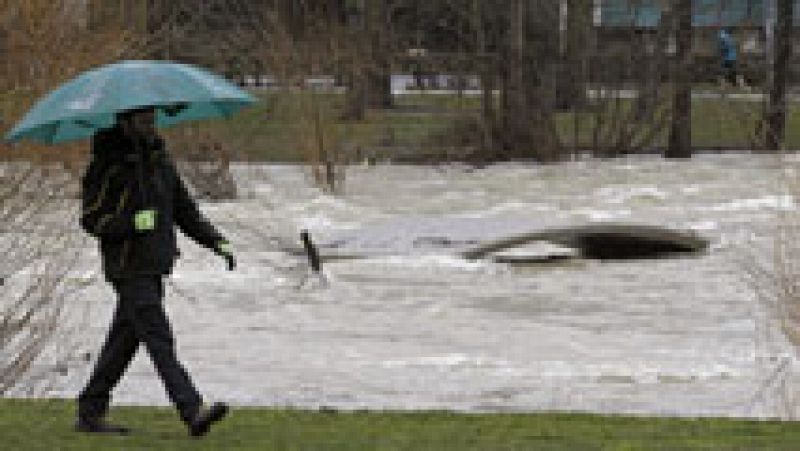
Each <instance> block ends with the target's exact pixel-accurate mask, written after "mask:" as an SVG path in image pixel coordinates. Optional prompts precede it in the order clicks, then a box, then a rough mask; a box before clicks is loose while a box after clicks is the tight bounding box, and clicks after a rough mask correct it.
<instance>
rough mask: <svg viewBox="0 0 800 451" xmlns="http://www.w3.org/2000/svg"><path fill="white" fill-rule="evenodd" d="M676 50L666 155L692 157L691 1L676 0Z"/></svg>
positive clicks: (670, 156)
mask: <svg viewBox="0 0 800 451" xmlns="http://www.w3.org/2000/svg"><path fill="white" fill-rule="evenodd" d="M675 8H677V14H676V15H677V19H678V31H677V34H678V36H677V53H676V55H675V68H674V75H673V77H674V78H673V84H674V86H675V94H674V98H673V102H672V129H671V130H670V135H669V147H668V148H667V152H666V154H665V155H664V156H665V157H666V158H691V157H692V84H691V68H692V64H691V62H692V48H691V47H692V2H691V0H678V1H677V2H676V5H675Z"/></svg>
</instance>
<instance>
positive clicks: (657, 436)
mask: <svg viewBox="0 0 800 451" xmlns="http://www.w3.org/2000/svg"><path fill="white" fill-rule="evenodd" d="M73 409H74V405H73V403H72V402H67V401H19V400H0V443H2V448H3V449H8V450H18V449H19V450H24V449H42V450H53V449H59V450H71V449H189V448H191V449H253V450H268V449H298V450H300V449H320V450H322V449H324V450H395V449H407V450H450V449H452V450H468V449H474V450H498V449H520V450H522V449H526V450H527V449H536V450H545V449H557V450H560V449H563V450H575V449H609V450H622V449H626V450H628V449H669V450H675V449H706V450H707V449H714V450H727V449H730V450H733V449H747V450H756V449H769V450H793V449H798V447H800V426H798V424H797V423H781V422H772V421H770V422H767V421H764V422H756V421H741V420H724V419H697V420H694V419H673V418H633V417H620V416H598V415H588V414H493V415H492V414H490V415H464V414H454V413H446V412H416V413H391V412H354V413H335V412H312V411H301V410H283V409H257V408H250V409H244V408H241V409H234V410H233V412H232V414H231V416H230V417H229V418H228V419H227V420H226V421H225V422H223V423H221V424H220V425H219V426H218V427H217V428H216V429H214V430H213V431H212V432H211V433H210V434H209V435H208V436H207V437H205V438H203V439H202V440H194V439H190V438H189V437H188V436H187V435H186V431H185V429H184V428H183V427H182V425H181V424H180V423H179V422H178V420H177V417H176V415H175V413H174V412H173V411H172V410H171V409H168V408H148V407H120V408H114V409H113V410H112V414H111V417H112V418H113V419H114V420H115V421H116V422H118V423H121V424H125V425H128V426H130V427H132V428H134V429H135V431H134V434H133V435H131V436H128V437H102V436H100V437H98V436H87V435H85V434H77V433H74V432H72V429H71V428H72V421H73V414H74V411H73Z"/></svg>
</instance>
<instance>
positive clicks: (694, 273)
mask: <svg viewBox="0 0 800 451" xmlns="http://www.w3.org/2000/svg"><path fill="white" fill-rule="evenodd" d="M782 167H783V164H782V163H781V162H780V161H779V160H777V159H776V158H774V157H767V156H752V155H701V156H697V157H696V158H694V159H693V160H691V161H688V162H671V161H664V160H662V159H660V158H657V157H652V156H647V157H634V158H628V159H619V160H610V161H595V160H589V161H576V162H570V163H565V164H559V165H552V166H537V165H524V164H506V165H496V166H490V167H488V168H485V169H480V170H471V169H470V168H467V167H462V166H440V167H413V166H391V165H386V166H382V165H378V166H371V167H367V166H364V167H352V168H349V169H348V171H347V179H346V186H345V188H344V192H343V193H342V194H340V195H336V196H332V195H329V194H325V193H323V192H321V191H320V190H318V189H316V188H313V187H312V186H311V183H310V181H309V178H308V176H307V174H306V173H305V172H304V171H303V169H302V168H300V167H296V166H248V167H239V168H237V169H236V171H237V177H238V179H239V180H240V189H241V192H242V199H241V200H238V201H236V202H230V203H215V204H204V205H203V210H204V211H205V212H206V213H207V214H208V215H209V216H210V217H211V218H213V219H214V221H215V223H216V224H218V225H219V227H220V228H221V229H222V230H224V231H225V232H226V233H227V234H228V235H229V236H230V238H231V240H232V241H233V243H234V245H235V247H236V248H237V250H238V258H239V269H238V270H237V271H236V272H232V273H229V272H226V271H224V265H223V262H222V261H220V260H219V259H218V258H217V257H215V256H213V255H212V254H210V253H208V252H205V251H203V250H201V249H199V248H198V247H197V246H196V245H194V244H192V243H190V242H188V241H186V240H184V241H182V244H181V246H182V251H183V254H184V258H183V259H182V260H181V262H180V264H179V265H178V267H177V268H176V271H175V274H174V277H172V279H171V281H170V282H169V284H168V290H167V292H168V300H167V306H168V310H169V312H170V315H171V318H172V320H173V327H174V329H175V332H176V335H177V341H178V346H179V355H180V357H181V358H182V360H183V361H184V362H185V364H186V366H187V367H188V369H189V370H190V371H191V373H192V374H193V375H194V377H195V378H196V382H197V384H198V386H199V387H200V388H201V390H202V391H203V392H204V393H205V394H206V396H208V397H209V398H211V399H220V400H227V401H230V402H232V403H234V404H237V405H268V406H297V407H309V408H315V407H320V406H330V407H335V408H343V409H357V408H369V409H454V410H459V411H542V410H580V411H593V412H624V413H643V414H665V415H685V416H694V415H721V416H745V417H751V416H752V417H763V416H776V415H783V414H784V412H785V409H784V408H783V406H782V401H783V400H784V397H785V396H784V395H783V394H782V393H783V391H782V390H781V387H780V383H781V381H780V380H778V379H780V377H778V376H775V374H774V372H775V369H776V368H777V367H779V366H780V365H781V364H782V362H783V360H782V359H784V358H785V356H788V355H793V352H792V350H791V347H790V346H789V345H788V344H786V343H785V342H784V341H783V339H782V338H781V336H780V334H779V333H778V332H777V331H776V330H773V329H772V328H771V327H770V326H769V324H768V323H767V321H766V320H765V314H764V311H763V310H764V308H763V305H762V304H761V303H759V302H758V300H757V298H756V296H755V295H754V293H753V291H752V290H751V289H750V287H749V286H748V284H746V283H745V279H744V273H745V270H744V268H743V265H747V262H748V259H747V258H744V256H746V255H749V254H751V253H755V257H754V258H756V259H765V260H769V258H768V256H767V255H766V254H765V253H763V252H762V251H759V250H758V249H768V247H769V244H770V243H771V240H772V232H771V230H772V228H773V227H774V226H775V223H776V220H775V216H776V213H778V212H780V211H788V210H793V209H794V208H795V205H794V203H793V199H792V197H791V196H788V195H786V193H785V191H786V188H785V186H784V185H783V184H782V183H781V174H782V172H783V169H782ZM598 221H614V222H623V223H626V222H630V223H637V224H639V223H643V224H657V225H664V226H669V227H676V228H682V229H692V230H695V231H697V232H698V233H699V234H701V235H702V236H704V237H706V238H708V239H709V240H710V242H711V246H710V248H709V250H708V252H706V253H704V254H702V255H699V256H692V257H687V258H670V259H661V260H627V261H605V262H599V261H574V262H568V263H561V264H555V265H549V266H541V265H540V266H509V265H506V264H500V263H494V262H492V261H490V260H478V261H466V260H463V259H461V258H459V257H458V256H457V253H456V252H455V249H456V248H457V247H458V246H459V243H462V244H463V243H473V242H480V241H482V240H485V239H488V238H492V237H498V236H504V235H507V234H513V233H519V232H522V231H531V230H536V229H539V228H545V227H552V226H563V225H581V224H588V223H592V222H598ZM303 228H308V229H309V230H310V231H311V232H312V234H313V236H314V237H316V238H317V240H318V241H320V242H336V241H337V240H338V242H344V243H346V244H347V245H348V246H350V247H353V248H358V249H361V250H362V251H364V252H365V253H368V254H370V255H371V257H370V258H366V259H358V260H346V261H338V262H334V263H328V264H327V265H326V268H325V269H326V272H327V274H328V277H329V279H330V283H329V285H328V286H327V287H318V286H314V284H311V285H306V286H303V287H301V288H299V289H298V285H299V283H300V281H301V280H302V277H303V275H304V272H305V263H304V261H303V260H302V259H300V258H298V257H292V256H289V255H288V254H286V253H285V252H283V251H281V249H282V248H284V247H286V246H296V245H298V244H299V243H297V242H296V241H297V240H296V237H297V233H298V231H299V230H301V229H303ZM87 246H88V247H87V251H86V252H85V255H84V256H83V258H82V263H81V264H82V265H84V266H85V268H86V269H87V274H89V272H88V271H89V270H94V269H96V268H97V266H98V260H97V259H98V257H97V251H96V250H95V249H94V247H93V245H91V243H89V244H88V245H87ZM86 277H87V278H88V277H89V275H87V276H86ZM87 280H88V279H87ZM73 305H74V311H78V310H79V307H78V306H80V308H81V309H82V308H85V309H86V311H87V312H88V315H89V316H88V317H87V318H78V319H77V320H81V321H84V324H86V327H84V328H83V329H82V332H81V333H82V335H81V337H82V340H81V345H80V347H81V349H82V350H85V351H87V352H95V351H96V350H97V349H98V348H99V345H100V343H101V340H102V339H103V334H104V333H105V328H106V327H107V325H108V322H109V320H110V315H111V310H112V307H113V297H112V292H111V290H110V288H108V287H107V286H106V285H105V284H104V282H103V281H102V279H94V282H93V283H91V284H90V285H89V286H88V287H87V288H86V289H85V290H84V291H83V293H82V294H81V296H80V297H79V299H77V300H76V301H73ZM75 316H76V315H74V314H73V315H72V317H73V320H76V319H75V318H74V317H75ZM74 365H75V366H74V368H72V370H71V371H69V372H68V373H67V374H66V375H62V376H58V378H57V379H56V381H55V384H56V386H55V389H54V391H53V394H54V395H56V396H67V397H71V396H74V395H75V393H76V391H77V390H78V389H79V388H80V386H81V384H82V383H83V382H84V381H85V378H86V376H87V372H88V371H89V369H90V364H89V363H75V364H74ZM114 399H115V402H118V403H125V404H128V403H134V404H141V403H147V404H166V403H167V399H166V395H165V394H164V390H163V387H162V386H161V384H160V382H159V381H158V379H157V377H156V374H155V372H154V370H153V369H152V367H151V365H150V362H149V360H148V359H147V357H146V354H144V353H143V352H140V354H139V355H138V356H137V358H136V361H135V362H134V364H133V365H132V367H131V368H130V370H129V372H128V374H127V376H126V378H125V379H124V380H123V382H122V383H121V384H120V386H119V387H118V389H117V391H116V396H115V398H114Z"/></svg>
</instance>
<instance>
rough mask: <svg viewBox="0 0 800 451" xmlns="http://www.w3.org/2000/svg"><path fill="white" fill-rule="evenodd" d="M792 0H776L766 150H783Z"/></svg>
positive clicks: (790, 52)
mask: <svg viewBox="0 0 800 451" xmlns="http://www.w3.org/2000/svg"><path fill="white" fill-rule="evenodd" d="M793 9H794V2H793V1H792V0H779V1H778V23H777V29H776V30H775V31H776V33H775V59H774V65H773V67H772V77H771V83H770V92H769V104H768V106H767V111H766V115H767V117H766V124H767V130H766V136H765V142H764V148H765V150H781V149H783V144H784V138H785V131H786V81H787V78H788V71H789V61H790V59H791V56H792V42H791V41H792V17H793V16H794V14H793V13H794V11H793Z"/></svg>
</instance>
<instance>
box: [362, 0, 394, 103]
mask: <svg viewBox="0 0 800 451" xmlns="http://www.w3.org/2000/svg"><path fill="white" fill-rule="evenodd" d="M387 1H388V0H368V1H366V2H364V7H365V11H364V14H365V17H364V18H365V21H366V24H365V25H366V28H367V32H366V33H365V36H366V37H367V38H368V39H370V42H371V48H372V52H371V55H372V58H370V61H368V62H367V67H366V69H367V71H366V80H365V81H366V90H367V92H366V97H367V98H366V101H367V106H369V107H371V108H391V107H392V106H393V101H392V82H391V77H392V70H391V43H390V42H389V33H390V30H389V25H390V24H389V20H388V13H387Z"/></svg>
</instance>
